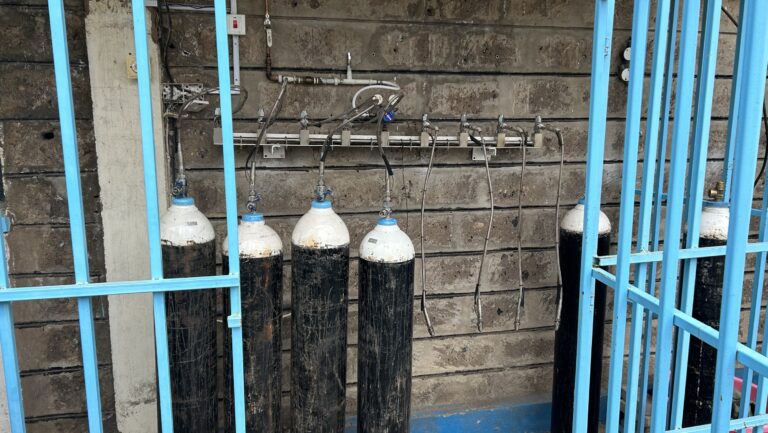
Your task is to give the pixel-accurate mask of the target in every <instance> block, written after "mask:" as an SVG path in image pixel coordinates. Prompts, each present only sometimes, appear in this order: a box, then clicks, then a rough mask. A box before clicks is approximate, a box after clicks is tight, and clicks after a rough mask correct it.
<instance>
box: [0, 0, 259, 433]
mask: <svg viewBox="0 0 768 433" xmlns="http://www.w3.org/2000/svg"><path fill="white" fill-rule="evenodd" d="M132 10H133V29H134V42H135V50H136V51H135V52H136V65H137V69H138V97H139V105H140V118H141V145H142V153H143V160H144V187H145V190H146V206H147V223H148V224H147V225H148V230H147V236H148V239H149V257H150V279H149V280H146V281H125V282H105V283H92V282H90V279H89V272H88V248H87V246H86V237H85V221H84V214H83V198H82V188H81V185H80V167H79V162H78V152H77V134H76V130H75V112H74V105H73V95H72V83H71V77H70V66H69V53H68V51H67V32H66V23H65V12H64V2H63V0H50V1H49V2H48V13H49V17H50V24H51V40H52V41H53V42H52V44H53V59H54V71H55V76H56V91H57V95H58V106H59V120H60V122H61V138H62V146H63V155H64V170H65V176H66V187H67V196H68V205H69V223H70V230H71V237H72V255H73V258H74V271H75V283H74V284H67V285H59V286H45V287H11V285H10V280H9V276H8V268H7V257H6V245H5V236H4V235H3V236H0V262H1V264H0V286H1V287H0V346H1V347H2V354H3V368H4V373H5V382H6V391H7V399H8V409H9V418H10V423H11V431H12V432H13V433H22V432H24V431H25V425H24V407H23V392H22V389H21V381H20V377H19V365H18V356H17V351H16V341H15V335H14V326H13V315H12V311H11V302H14V301H31V300H41V299H55V298H76V299H77V305H78V313H79V324H80V339H81V346H82V358H83V374H84V377H85V393H86V401H87V405H88V409H87V410H88V427H89V431H90V432H91V433H99V432H102V431H103V426H102V414H101V398H100V397H101V396H100V390H99V374H98V361H97V357H98V354H97V353H96V343H95V331H94V324H93V313H92V305H91V298H92V297H93V296H105V295H126V294H132V293H152V294H153V307H154V330H155V351H156V356H157V379H158V380H157V386H158V399H159V408H160V410H159V412H160V424H161V427H162V432H163V433H172V432H173V416H172V413H171V383H170V367H169V354H168V334H167V330H166V310H165V301H164V294H165V293H166V292H171V291H178V290H211V289H215V288H229V295H230V299H231V301H230V305H231V310H230V315H229V317H228V320H227V322H228V326H229V328H230V329H231V332H232V356H233V370H234V371H233V380H234V401H235V420H236V421H235V425H236V431H237V432H238V433H244V432H245V405H244V385H243V344H242V329H241V326H240V322H241V320H240V278H239V273H240V269H239V266H240V262H239V260H238V257H239V254H237V253H234V254H233V253H230V255H229V274H228V275H221V276H210V277H195V278H179V279H164V278H163V267H162V257H161V247H160V215H159V208H158V187H157V177H156V167H155V164H156V162H155V141H154V125H153V122H152V118H153V113H152V101H151V96H150V76H149V55H148V47H147V31H146V29H147V22H146V15H145V13H146V10H145V5H144V1H143V0H133V5H132ZM226 13H227V12H226V4H225V0H215V23H216V48H217V56H218V72H219V74H218V76H219V87H220V88H222V89H229V88H230V76H229V71H230V68H229V66H230V65H229V50H228V46H227V30H226V29H227V24H226ZM220 104H221V127H222V136H223V146H222V150H223V155H224V181H225V182H224V189H225V193H226V208H227V211H226V215H227V236H228V239H229V244H228V246H229V251H230V252H233V251H234V252H237V251H238V239H237V207H236V192H235V161H234V146H233V142H232V101H231V95H230V94H229V93H228V92H223V93H222V94H221V95H220ZM0 228H2V229H3V232H7V231H8V229H9V220H8V219H7V218H5V217H3V219H2V220H0Z"/></svg>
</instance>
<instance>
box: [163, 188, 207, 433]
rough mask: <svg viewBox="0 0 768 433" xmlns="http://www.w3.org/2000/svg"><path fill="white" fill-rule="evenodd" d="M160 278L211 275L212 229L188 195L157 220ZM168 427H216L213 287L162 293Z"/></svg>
mask: <svg viewBox="0 0 768 433" xmlns="http://www.w3.org/2000/svg"><path fill="white" fill-rule="evenodd" d="M160 238H161V239H162V254H163V276H164V277H165V278H179V277H201V276H208V275H216V245H215V240H214V239H215V233H214V231H213V226H212V225H211V223H210V221H208V219H207V218H206V217H205V215H203V214H202V213H201V212H200V211H199V210H198V209H197V207H196V206H195V201H194V200H193V199H192V198H191V197H182V198H174V199H173V201H172V203H171V207H170V208H169V209H168V212H166V214H165V215H163V218H162V219H161V221H160ZM165 308H166V314H167V322H166V324H167V328H168V345H169V352H170V370H171V398H172V403H173V406H172V407H173V428H174V431H175V432H177V433H210V432H213V431H216V429H217V428H218V399H217V393H216V379H217V377H216V372H217V369H216V363H217V351H216V327H217V324H216V290H190V291H181V292H169V293H166V294H165Z"/></svg>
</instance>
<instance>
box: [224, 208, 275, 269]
mask: <svg viewBox="0 0 768 433" xmlns="http://www.w3.org/2000/svg"><path fill="white" fill-rule="evenodd" d="M228 241H229V237H225V238H224V241H223V242H222V244H221V251H222V252H223V254H224V255H228V254H229V242H228ZM237 245H238V248H239V249H240V257H247V258H250V259H260V258H264V257H272V256H277V255H279V254H280V253H282V252H283V241H282V240H280V236H279V235H278V234H277V232H275V231H274V230H272V228H271V227H270V226H268V225H267V224H266V223H265V222H264V216H263V215H262V214H260V213H249V214H245V215H243V217H242V218H241V219H240V225H238V226H237Z"/></svg>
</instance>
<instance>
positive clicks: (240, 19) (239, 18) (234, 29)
mask: <svg viewBox="0 0 768 433" xmlns="http://www.w3.org/2000/svg"><path fill="white" fill-rule="evenodd" d="M227 33H228V34H230V35H233V36H243V35H245V15H236V14H229V15H227Z"/></svg>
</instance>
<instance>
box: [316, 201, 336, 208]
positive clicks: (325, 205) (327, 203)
mask: <svg viewBox="0 0 768 433" xmlns="http://www.w3.org/2000/svg"><path fill="white" fill-rule="evenodd" d="M332 205H333V203H331V201H330V200H323V201H317V200H312V207H313V208H315V209H330V208H331V206H332Z"/></svg>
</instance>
